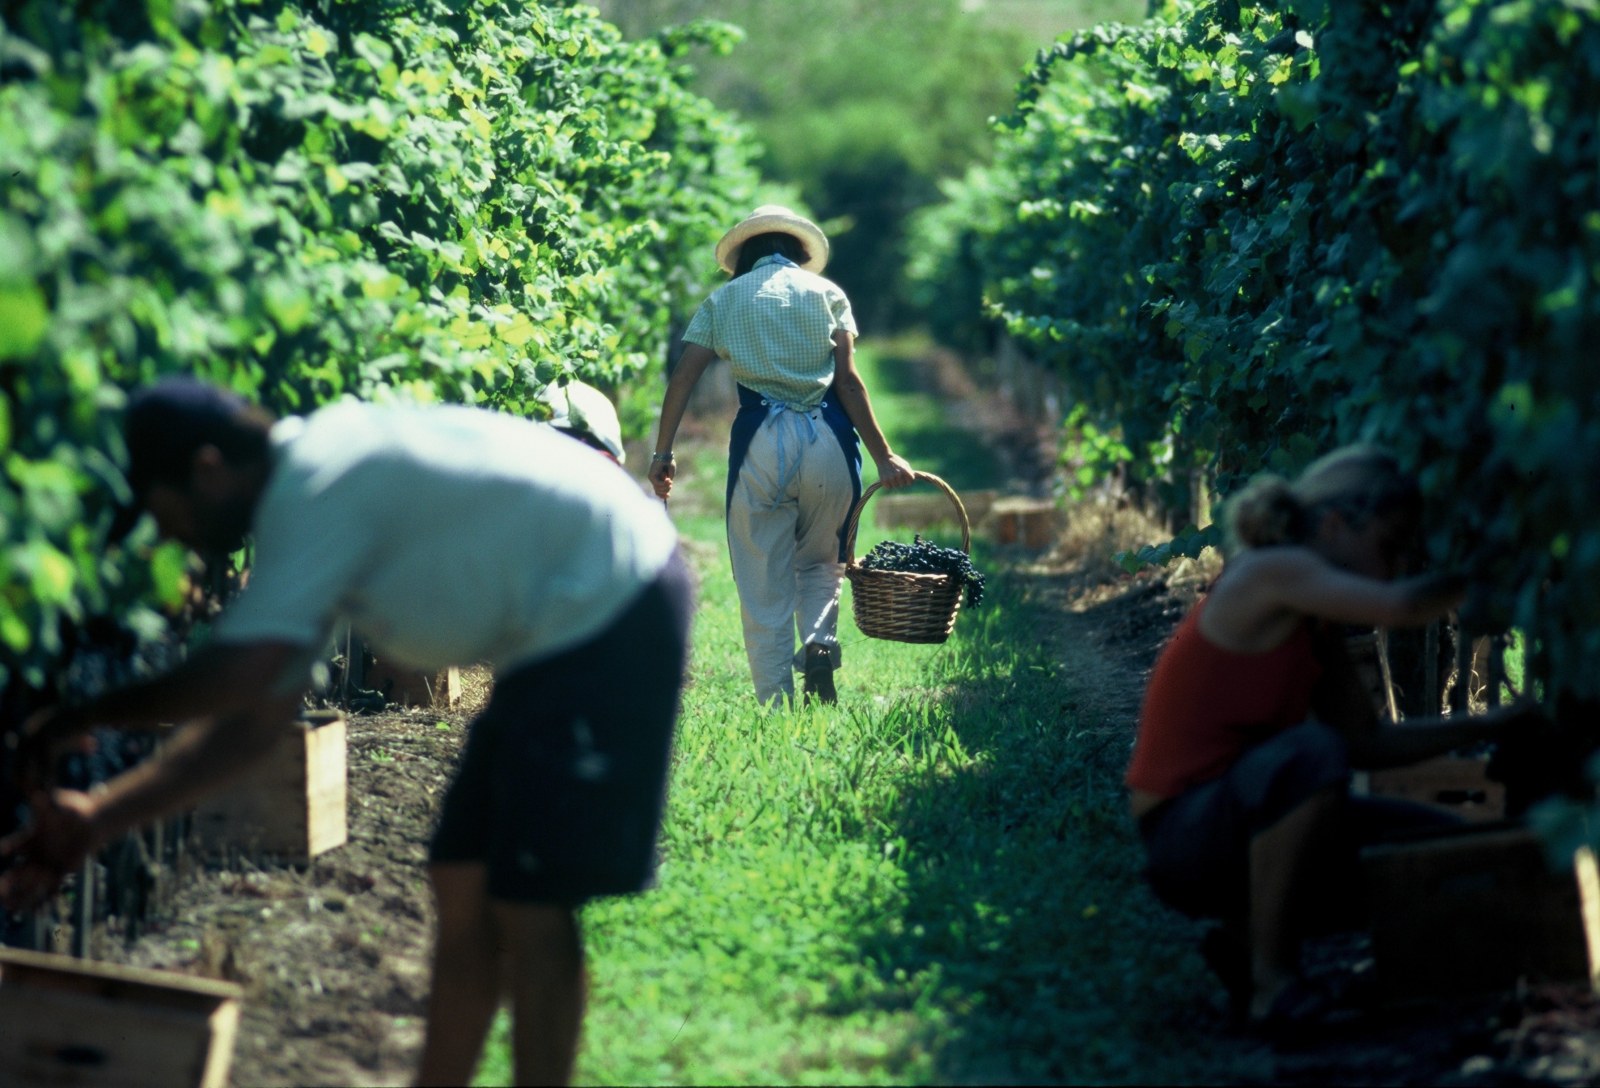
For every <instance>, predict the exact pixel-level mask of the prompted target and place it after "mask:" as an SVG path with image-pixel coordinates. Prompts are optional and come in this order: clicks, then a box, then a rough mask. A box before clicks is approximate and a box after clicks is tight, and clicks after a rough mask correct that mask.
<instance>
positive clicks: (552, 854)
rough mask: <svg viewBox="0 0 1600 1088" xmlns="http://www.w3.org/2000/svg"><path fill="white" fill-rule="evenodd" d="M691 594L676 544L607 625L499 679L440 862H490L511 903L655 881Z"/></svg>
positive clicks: (492, 884) (473, 742)
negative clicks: (652, 577)
mask: <svg viewBox="0 0 1600 1088" xmlns="http://www.w3.org/2000/svg"><path fill="white" fill-rule="evenodd" d="M691 599H692V590H691V586H690V580H689V574H688V571H687V569H686V568H685V566H684V564H683V560H682V557H681V556H677V555H675V556H674V557H673V559H672V561H671V562H670V563H669V564H668V565H667V567H666V569H665V570H664V571H663V572H662V573H661V575H660V576H658V577H657V579H656V580H655V581H654V582H653V583H651V584H650V585H649V586H647V587H646V588H645V589H644V590H643V591H642V592H641V593H640V594H639V596H638V597H637V598H636V599H635V600H634V603H633V604H632V605H630V606H629V607H628V608H627V609H626V610H625V611H624V612H623V614H622V615H621V616H619V617H618V618H617V620H616V621H615V622H613V623H612V624H611V625H610V626H609V627H607V628H606V629H605V630H604V631H602V632H601V633H600V634H599V635H597V636H596V637H594V638H593V639H591V640H589V641H588V642H586V643H584V644H582V645H580V646H577V647H575V648H573V649H570V650H566V651H563V652H561V653H559V654H557V655H555V656H554V657H550V658H547V659H545V660H542V661H537V662H534V663H533V664H531V665H527V666H524V667H523V668H520V669H518V670H516V671H515V672H513V673H511V674H509V675H507V676H504V677H496V678H495V682H494V690H493V693H492V694H491V696H490V698H489V705H488V706H487V707H485V708H484V710H483V713H482V714H480V715H479V716H478V717H477V719H476V720H474V722H473V723H472V728H471V731H470V732H469V733H468V736H467V745H466V751H465V752H464V753H463V754H462V757H461V767H460V769H459V771H458V772H457V774H456V778H455V781H454V782H452V783H451V785H450V789H449V792H448V793H447V794H446V796H445V799H444V805H443V809H442V812H441V814H440V818H439V827H438V830H437V831H436V832H435V833H434V838H433V845H432V847H431V849H430V851H429V860H430V861H433V862H443V863H452V862H483V863H484V864H486V865H487V866H488V870H489V894H490V896H492V897H493V898H495V899H501V900H507V901H511V902H520V903H554V904H561V905H567V906H576V905H578V904H580V903H582V902H584V901H585V900H588V899H592V898H594V897H596V896H602V895H620V894H625V893H628V892H636V891H640V890H643V889H644V888H647V887H649V886H650V885H651V883H653V881H654V877H655V865H656V854H655V842H656V835H657V832H658V831H659V829H660V824H661V810H662V805H663V803H664V801H665V799H666V785H667V774H668V770H669V765H670V762H671V758H672V737H673V729H674V726H675V724H676V722H677V717H678V703H679V695H680V693H681V691H682V687H683V677H684V667H685V665H686V663H687V660H688V644H689V619H690V614H691V611H692V600H691Z"/></svg>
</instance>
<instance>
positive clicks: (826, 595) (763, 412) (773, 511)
mask: <svg viewBox="0 0 1600 1088" xmlns="http://www.w3.org/2000/svg"><path fill="white" fill-rule="evenodd" d="M716 255H717V264H718V265H720V266H721V268H722V269H723V271H725V272H727V273H728V274H729V275H730V276H732V279H731V280H730V281H729V282H728V283H726V284H724V285H723V286H721V287H719V288H718V289H717V290H716V291H714V292H712V294H711V295H710V297H708V298H707V299H706V300H705V302H703V303H702V304H701V306H700V308H699V310H697V311H696V312H695V315H694V317H693V319H692V320H691V321H690V322H689V327H688V328H687V329H686V330H685V331H684V334H683V339H684V349H683V353H682V355H681V356H680V357H679V359H678V364H677V367H676V369H675V370H674V371H673V372H672V377H671V379H670V380H669V381H668V383H667V391H666V395H665V397H664V399H663V402H662V407H661V426H660V430H659V433H658V434H657V437H656V449H655V455H654V456H653V458H652V459H651V463H650V482H651V484H652V485H653V486H654V487H655V492H656V494H657V495H658V496H660V497H661V498H662V499H666V498H667V497H668V496H669V495H670V494H671V493H672V484H673V480H674V478H675V477H676V475H677V472H678V465H677V461H676V460H675V459H674V458H673V455H672V442H673V439H674V438H675V437H676V435H677V433H678V425H679V424H680V423H681V422H682V420H683V413H684V408H685V406H686V405H687V404H688V401H689V394H690V393H691V392H692V391H693V389H694V387H695V384H696V383H697V382H698V381H699V380H700V376H701V375H702V374H703V373H705V370H706V368H707V367H708V366H709V365H710V364H711V363H712V361H713V360H715V359H718V358H722V359H726V360H727V361H728V364H729V366H730V367H731V368H732V370H733V376H734V379H735V381H736V382H737V383H738V387H739V412H738V415H737V416H736V417H735V418H734V422H733V429H732V434H731V437H730V441H729V445H728V486H727V496H726V503H727V516H728V552H729V556H730V558H731V559H732V563H733V577H734V582H735V584H736V585H737V587H738V590H739V605H740V612H741V616H742V619H743V625H744V642H745V652H746V654H747V655H748V657H749V660H750V673H751V677H752V679H753V680H754V683H755V689H756V698H757V699H758V700H760V702H762V703H763V704H773V703H778V702H785V703H788V702H792V701H793V699H794V672H795V670H797V669H798V670H799V671H800V672H801V674H802V676H803V677H804V689H803V690H804V694H805V697H806V699H807V700H808V701H810V700H811V699H815V700H817V701H819V702H824V703H832V702H835V701H836V699H837V695H836V691H835V687H834V681H833V672H834V670H835V669H837V668H838V667H839V664H840V653H839V639H838V634H837V626H838V616H839V592H840V587H841V586H842V585H843V582H844V563H845V556H844V534H845V526H846V523H847V522H848V520H849V517H850V511H851V509H852V507H853V506H854V505H855V503H856V501H857V500H858V499H859V498H860V496H861V452H860V447H861V444H862V443H865V445H866V448H867V452H868V453H869V454H871V455H872V459H873V461H874V462H875V463H876V465H877V468H878V479H879V481H880V483H882V485H883V486H884V487H891V488H893V487H904V486H906V485H908V484H910V483H912V482H913V479H914V476H913V473H912V469H911V466H910V465H909V464H908V463H907V462H906V461H905V459H904V458H902V457H900V456H898V455H897V454H895V452H894V451H893V450H892V449H891V448H890V446H889V442H888V439H886V438H885V437H884V435H883V430H882V429H881V428H880V427H879V426H878V421H877V418H876V417H875V416H874V415H873V412H872V403H871V400H870V399H869V397H868V395H867V386H866V383H865V382H864V381H863V380H862V378H861V375H860V373H859V372H858V371H857V370H856V365H855V337H856V331H857V330H856V323H855V317H854V316H853V315H852V313H851V310H850V300H849V299H848V298H846V297H845V294H844V292H843V291H842V290H840V289H839V286H838V285H837V284H835V283H833V282H832V281H831V280H828V279H825V278H824V277H823V276H822V275H821V272H822V269H823V268H824V266H826V264H827V262H828V239H827V236H826V235H825V234H824V233H823V232H822V229H821V228H820V227H818V226H817V225H816V224H815V223H813V222H812V221H811V220H809V219H807V218H805V217H804V216H801V215H798V214H796V213H795V212H793V211H791V210H789V209H788V208H784V207H779V206H777V205H772V204H768V205H764V206H762V207H759V208H757V209H756V210H755V211H754V212H753V213H751V214H750V215H749V216H748V217H746V218H745V219H743V220H741V221H740V222H739V223H737V224H735V226H734V227H733V228H732V229H731V230H729V231H728V233H727V234H725V235H723V237H722V240H721V241H719V242H718V243H717V249H716ZM797 633H798V636H799V643H800V648H799V650H798V652H797V651H796V649H795V641H796V634H797Z"/></svg>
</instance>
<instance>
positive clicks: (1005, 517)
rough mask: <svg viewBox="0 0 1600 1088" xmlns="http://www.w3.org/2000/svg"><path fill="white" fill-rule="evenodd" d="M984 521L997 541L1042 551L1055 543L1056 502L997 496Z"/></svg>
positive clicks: (992, 537)
mask: <svg viewBox="0 0 1600 1088" xmlns="http://www.w3.org/2000/svg"><path fill="white" fill-rule="evenodd" d="M985 524H986V525H987V527H988V531H989V536H990V538H991V539H992V540H993V541H994V542H995V543H996V544H1001V545H1008V544H1020V545H1021V546H1022V547H1024V548H1027V549H1029V550H1031V551H1041V550H1043V549H1045V548H1048V547H1050V546H1051V545H1052V544H1054V543H1055V542H1056V535H1057V532H1058V524H1057V512H1056V504H1055V503H1054V502H1052V501H1050V500H1049V499H1028V498H1007V499H996V500H995V503H994V505H993V506H992V507H990V509H989V516H988V517H987V518H986V519H985Z"/></svg>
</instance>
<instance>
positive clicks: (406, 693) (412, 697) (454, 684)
mask: <svg viewBox="0 0 1600 1088" xmlns="http://www.w3.org/2000/svg"><path fill="white" fill-rule="evenodd" d="M362 686H363V687H365V688H370V689H371V690H373V691H376V692H379V693H380V694H382V695H383V697H384V698H385V699H386V700H388V701H389V702H391V703H394V704H395V705H397V706H429V707H434V706H436V707H445V708H448V707H452V706H455V705H456V702H457V701H458V700H460V698H461V670H460V669H458V668H456V667H455V666H454V665H452V666H450V667H449V668H447V669H440V670H439V671H438V672H425V671H420V670H417V669H406V668H401V667H400V666H398V665H392V664H389V663H388V662H385V661H382V660H374V661H373V662H372V664H370V665H368V666H367V668H366V672H365V675H364V676H363V678H362Z"/></svg>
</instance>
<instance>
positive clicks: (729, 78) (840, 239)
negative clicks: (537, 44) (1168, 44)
mask: <svg viewBox="0 0 1600 1088" xmlns="http://www.w3.org/2000/svg"><path fill="white" fill-rule="evenodd" d="M1144 6H1145V5H1144V0H1037V2H1029V0H1007V2H1005V3H996V4H987V5H968V4H963V3H961V2H960V0H872V2H866V0H811V2H809V3H805V4H780V3H772V2H771V0H600V8H601V10H602V11H604V12H606V13H607V15H608V16H609V17H611V18H614V19H616V20H617V21H618V22H619V24H620V25H622V26H623V27H625V28H627V29H628V30H629V32H630V33H633V34H635V35H642V34H645V33H649V32H651V31H652V30H653V29H654V28H656V27H660V26H664V25H668V24H672V23H680V22H684V21H687V20H693V19H699V18H706V17H713V18H716V19H723V20H727V21H728V22H729V23H731V24H734V25H736V26H738V27H739V28H740V31H741V32H742V40H741V41H740V42H739V44H738V45H737V47H735V48H734V49H732V50H730V51H729V52H728V53H727V54H726V55H722V56H708V57H706V58H705V60H704V61H703V62H702V63H700V64H699V65H698V67H699V69H700V78H699V81H698V83H697V86H699V87H702V88H703V89H704V93H705V94H706V95H707V97H709V98H711V99H712V100H713V101H715V102H717V103H718V104H719V105H722V106H723V107H725V108H728V109H732V110H735V111H737V112H738V114H739V115H740V116H741V117H743V118H745V119H746V120H747V121H748V123H749V124H750V125H751V126H752V127H753V128H754V129H755V130H756V131H757V132H758V133H759V135H760V137H761V144H762V147H763V148H764V154H763V156H762V159H761V163H762V168H763V170H764V171H765V172H766V173H767V174H768V175H769V176H771V177H774V178H777V179H780V180H782V181H785V182H788V183H791V184H793V185H794V186H795V187H796V188H797V189H798V190H799V192H800V193H801V194H802V195H803V197H804V199H805V200H806V202H807V203H809V204H810V205H811V206H812V207H814V208H816V209H818V210H819V211H820V212H821V213H822V214H823V215H824V216H826V217H827V218H826V221H825V223H824V226H825V227H827V229H828V231H829V235H830V241H831V242H832V243H833V256H832V260H831V261H830V264H829V273H828V274H829V275H830V276H831V277H833V278H836V279H837V280H838V281H839V283H840V284H841V285H842V286H843V287H844V288H845V290H846V292H848V293H849V294H850V297H851V301H852V303H853V304H854V305H855V307H856V310H857V316H858V317H860V318H861V319H862V320H863V322H864V323H863V326H862V327H863V331H864V332H865V333H867V334H871V333H876V332H881V331H883V330H884V329H886V328H891V327H900V326H909V325H912V324H915V323H917V322H920V321H921V320H923V319H924V317H925V316H926V315H927V314H928V313H929V312H930V310H928V309H927V308H926V302H925V300H924V299H921V298H913V297H912V296H911V295H910V294H908V291H907V280H906V277H905V272H904V267H905V263H906V261H907V260H908V259H910V258H912V257H913V256H914V251H913V250H912V249H910V248H909V247H908V243H907V238H906V233H905V228H906V223H907V220H908V218H909V216H910V215H911V214H912V213H913V212H914V211H915V210H916V209H917V208H920V207H922V206H924V205H927V204H930V203H932V202H934V201H936V200H938V199H939V188H938V185H939V181H940V179H943V178H951V177H958V176H959V175H960V174H961V173H962V172H963V171H964V170H965V169H966V168H967V167H968V165H970V164H971V163H972V162H974V161H981V160H984V159H987V158H988V157H989V156H990V154H991V153H992V146H993V145H992V137H991V133H990V130H989V124H988V122H989V119H990V118H991V117H993V116H994V115H995V114H997V113H1003V112H1005V111H1006V110H1007V109H1008V108H1009V106H1010V103H1011V96H1012V89H1013V88H1014V87H1015V85H1016V81H1017V79H1018V77H1019V76H1020V75H1021V73H1022V71H1023V70H1024V68H1025V66H1026V65H1027V63H1028V60H1029V58H1030V57H1031V56H1032V55H1033V54H1034V52H1035V51H1036V50H1037V49H1038V47H1039V45H1040V44H1041V43H1044V42H1048V41H1049V40H1050V39H1051V37H1052V36H1053V35H1055V34H1058V33H1061V32H1063V31H1066V30H1069V29H1071V28H1074V27H1078V26H1085V25H1088V24H1090V23H1093V22H1095V21H1097V20H1100V19H1105V18H1112V17H1124V18H1126V17H1130V16H1132V15H1136V14H1138V13H1140V12H1142V11H1143V10H1144ZM1042 27H1048V28H1049V30H1048V32H1046V31H1043V30H1041V28H1042ZM931 312H936V311H931Z"/></svg>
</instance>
